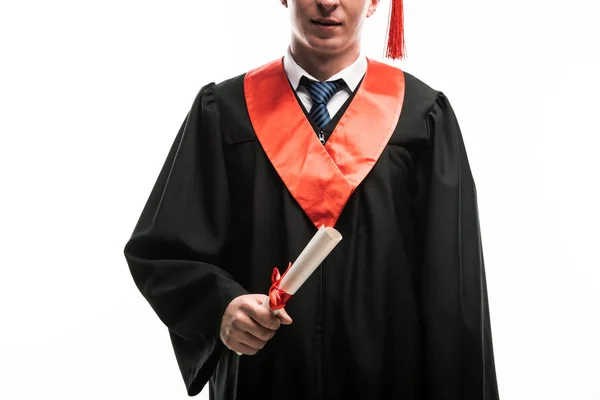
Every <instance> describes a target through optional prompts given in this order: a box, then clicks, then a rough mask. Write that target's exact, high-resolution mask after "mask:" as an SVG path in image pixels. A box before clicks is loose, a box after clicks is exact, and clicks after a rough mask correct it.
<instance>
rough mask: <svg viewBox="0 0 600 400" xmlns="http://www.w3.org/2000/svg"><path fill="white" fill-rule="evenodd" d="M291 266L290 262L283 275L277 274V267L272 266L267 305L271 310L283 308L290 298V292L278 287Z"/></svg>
mask: <svg viewBox="0 0 600 400" xmlns="http://www.w3.org/2000/svg"><path fill="white" fill-rule="evenodd" d="M291 267H292V263H291V262H290V263H289V265H288V267H287V269H286V270H285V272H284V273H283V275H280V274H279V270H278V269H277V267H275V268H273V273H272V274H271V288H270V289H269V306H270V307H271V310H279V309H280V308H284V307H285V305H286V303H287V302H288V301H289V300H290V299H291V298H292V295H291V294H288V293H286V292H284V291H283V290H281V289H280V288H279V284H280V283H281V280H282V279H283V277H284V276H285V274H287V272H288V271H289V270H290V268H291Z"/></svg>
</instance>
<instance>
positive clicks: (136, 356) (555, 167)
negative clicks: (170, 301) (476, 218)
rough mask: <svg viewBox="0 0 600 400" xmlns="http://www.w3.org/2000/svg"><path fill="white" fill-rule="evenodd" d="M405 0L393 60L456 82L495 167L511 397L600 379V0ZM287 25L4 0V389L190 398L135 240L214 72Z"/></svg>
mask: <svg viewBox="0 0 600 400" xmlns="http://www.w3.org/2000/svg"><path fill="white" fill-rule="evenodd" d="M405 1H406V5H405V8H406V26H407V27H406V35H407V45H408V59H407V60H404V61H401V62H396V63H394V64H395V65H398V66H400V67H401V68H403V69H404V70H406V71H408V72H411V73H412V74H414V75H416V76H417V77H419V78H420V79H422V80H423V81H425V82H426V83H428V84H429V85H430V86H432V87H434V88H435V89H438V90H442V91H443V92H444V93H446V95H447V96H448V97H449V98H450V100H451V102H452V105H453V107H454V108H455V111H456V113H457V115H458V118H459V121H460V122H461V127H462V130H463V135H464V137H465V141H466V144H467V150H468V152H469V158H470V161H471V164H472V168H473V172H474V175H475V179H476V182H477V185H478V193H479V205H480V217H481V224H482V234H483V241H484V251H485V257H486V267H487V278H488V288H489V295H490V309H491V314H492V328H493V337H494V346H495V354H496V366H497V373H498V381H499V386H500V392H501V398H502V399H510V400H517V399H523V400H531V399H545V400H549V399H561V400H562V399H576V400H591V399H596V400H598V399H600V386H599V385H598V378H600V344H599V338H600V321H599V320H600V311H599V308H600V271H599V267H600V262H599V257H598V242H599V239H600V235H599V233H598V227H599V226H600V211H599V204H600V194H599V193H598V187H599V186H600V184H599V182H600V178H599V177H598V175H599V173H600V161H599V159H600V157H599V154H598V149H597V146H598V144H599V142H600V141H599V139H598V137H599V135H600V128H599V126H600V125H599V123H600V121H599V118H598V117H599V115H600V113H599V101H598V93H600V78H599V76H600V73H599V71H600V61H599V54H598V47H599V46H600V45H599V44H598V38H600V32H599V31H598V28H596V27H594V25H595V24H597V19H598V16H600V6H599V3H598V1H597V0H587V1H586V0H570V1H569V2H566V1H564V0H563V1H555V0H545V1H541V0H535V1H534V0H528V1H527V0H505V1H494V2H488V1H481V0H478V1H475V0H471V1H467V0H453V1H449V0H419V1H417V0H405ZM387 11H388V2H387V1H382V3H381V5H380V9H379V10H378V13H377V14H376V16H375V17H374V18H373V19H371V20H369V21H368V22H367V24H366V28H365V29H366V30H365V36H364V41H363V49H364V52H365V54H366V55H368V56H370V57H372V58H374V59H379V60H381V59H382V57H381V55H382V51H383V45H384V37H385V27H384V22H385V21H386V17H387ZM288 31H289V23H288V14H287V10H286V9H285V8H284V7H282V6H281V5H280V4H279V2H278V0H270V1H264V0H263V1H249V0H229V1H223V0H219V1H206V0H203V1H181V0H180V1H170V2H166V1H162V2H159V1H151V0H146V1H132V0H129V1H126V0H119V1H116V0H103V1H81V0H79V1H65V0H62V1H59V0H57V1H18V2H17V1H13V2H8V1H2V3H1V6H0V46H1V47H0V59H1V61H0V72H1V73H0V133H1V145H0V167H1V168H0V174H1V176H0V178H1V186H0V187H1V188H2V191H1V196H0V202H1V207H0V213H1V215H0V217H1V219H0V229H1V238H0V239H1V242H0V243H1V245H0V246H1V258H0V265H1V275H0V308H1V310H0V318H1V319H0V324H1V329H0V398H2V399H11V400H12V399H54V398H56V399H65V400H66V399H112V398H115V399H147V400H151V399H185V398H187V395H186V393H185V389H184V385H183V381H182V379H181V377H180V374H179V370H178V369H177V364H176V362H175V358H174V355H173V353H172V349H171V345H170V342H169V338H168V334H167V331H166V329H165V328H164V326H163V325H162V324H161V323H160V322H159V320H158V318H157V317H156V316H155V315H154V314H153V312H152V311H151V308H150V307H149V306H148V304H147V303H146V302H145V300H144V299H143V298H142V296H141V295H140V294H139V292H137V289H136V287H135V285H134V283H133V280H132V279H131V276H130V275H129V271H128V267H127V265H126V262H125V259H124V257H123V253H122V249H123V247H124V245H125V243H126V241H127V239H128V238H129V235H130V234H131V231H132V230H133V227H134V225H135V223H136V221H137V218H138V216H139V213H140V212H141V209H142V207H143V205H144V203H145V201H146V198H147V196H148V195H149V193H150V190H151V188H152V185H153V184H154V181H155V179H156V177H157V175H158V172H159V169H160V167H161V166H162V163H163V161H164V158H165V157H166V154H167V151H168V149H169V146H170V145H171V143H172V141H173V139H174V137H175V134H176V133H177V130H178V128H179V126H180V123H181V122H182V121H183V118H184V117H185V114H186V113H187V111H188V108H189V107H190V105H191V103H192V101H193V98H194V96H195V95H196V93H197V91H198V90H199V88H200V87H201V86H203V85H204V84H206V83H208V82H210V81H216V82H219V81H221V80H223V79H226V78H229V77H232V76H235V75H238V74H240V73H243V72H245V71H247V70H248V69H251V68H254V67H256V66H259V65H262V64H263V63H266V62H268V61H270V60H272V59H275V58H277V57H280V56H282V55H283V53H284V51H285V49H286V46H287V43H288V41H289V33H288ZM199 398H200V399H206V398H208V396H207V393H206V392H204V393H203V394H202V395H200V396H199Z"/></svg>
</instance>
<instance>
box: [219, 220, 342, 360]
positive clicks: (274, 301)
mask: <svg viewBox="0 0 600 400" xmlns="http://www.w3.org/2000/svg"><path fill="white" fill-rule="evenodd" d="M340 240H342V235H340V233H339V232H338V231H336V230H335V229H334V228H326V227H324V226H322V227H321V228H320V229H319V230H318V231H317V233H316V234H315V235H314V236H313V238H312V239H311V241H310V242H309V243H308V245H307V246H306V247H305V248H304V250H303V251H302V252H301V253H300V255H299V256H298V258H297V259H296V261H295V262H294V263H293V264H291V263H290V265H289V266H288V269H287V270H286V271H285V273H284V274H283V275H280V273H279V270H278V269H277V268H274V269H273V274H272V276H271V283H272V285H271V289H270V290H269V296H268V297H267V296H265V295H261V294H250V295H245V296H239V297H237V298H235V299H234V300H233V301H231V303H229V305H228V306H227V309H226V310H225V313H224V314H223V319H222V321H221V329H220V338H221V341H222V342H223V343H224V344H225V345H226V346H227V347H228V348H229V349H231V350H233V351H235V352H236V353H237V354H239V355H241V354H248V355H253V354H256V353H257V352H258V351H259V350H260V349H262V348H263V347H264V346H265V344H266V343H267V341H268V340H270V339H271V338H272V337H273V336H274V335H275V332H276V331H277V329H279V326H280V324H284V325H289V324H291V323H292V319H291V318H290V317H289V315H288V314H287V313H286V312H285V310H284V307H285V305H286V303H287V302H288V301H289V300H290V299H291V297H292V296H293V295H294V294H295V293H296V291H298V289H299V288H300V287H301V286H302V285H303V284H304V282H306V280H307V279H308V278H309V277H310V275H311V274H312V273H313V272H314V271H315V270H316V269H317V267H318V266H319V265H320V264H321V263H322V262H323V260H324V259H325V258H326V257H327V256H328V255H329V253H331V251H332V250H333V249H334V248H335V246H336V245H337V244H338V243H339V242H340Z"/></svg>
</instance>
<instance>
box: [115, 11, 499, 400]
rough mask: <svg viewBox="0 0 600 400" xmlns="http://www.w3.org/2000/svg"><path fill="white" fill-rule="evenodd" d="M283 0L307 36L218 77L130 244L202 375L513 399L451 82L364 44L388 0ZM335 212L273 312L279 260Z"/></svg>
mask: <svg viewBox="0 0 600 400" xmlns="http://www.w3.org/2000/svg"><path fill="white" fill-rule="evenodd" d="M281 1H282V3H283V4H284V5H285V6H286V7H288V8H289V11H290V14H291V16H292V27H293V30H292V41H291V45H290V48H289V51H288V53H287V54H286V55H285V56H284V57H283V58H282V59H278V60H275V61H273V62H270V63H268V64H266V65H264V66H262V67H259V68H257V69H255V70H252V71H250V72H248V73H246V74H244V75H241V76H238V77H234V78H232V79H230V80H227V81H225V82H222V83H219V84H214V83H211V84H208V85H206V86H205V87H203V88H202V89H201V90H200V92H199V94H198V96H197V97H196V99H195V101H194V102H193V105H192V107H191V110H190V111H189V113H188V115H187V117H186V118H185V121H184V123H183V125H182V127H181V129H180V131H179V133H178V134H177V135H176V137H175V140H174V142H173V145H172V147H171V149H170V152H169V153H168V156H167V158H166V161H165V163H164V166H163V168H162V170H161V171H160V174H159V176H158V179H157V181H156V184H155V186H154V188H153V190H152V191H151V193H150V196H149V198H148V200H147V203H146V205H145V207H144V209H143V211H142V214H141V216H140V218H139V221H138V223H137V225H136V226H135V230H134V232H133V235H132V236H131V238H130V240H129V241H128V243H127V245H126V247H125V256H126V259H127V262H128V264H129V267H130V270H131V273H132V276H133V279H134V280H135V283H136V284H137V287H138V288H139V290H140V291H141V293H142V294H143V295H144V297H145V298H146V299H147V300H148V302H149V303H150V305H151V306H152V308H153V309H154V311H155V312H156V314H157V315H158V317H159V318H160V319H161V320H162V321H163V322H164V324H165V325H166V326H167V327H168V331H169V334H170V338H171V341H172V345H173V348H174V352H175V355H176V358H177V362H178V365H179V368H180V370H181V373H182V376H183V379H184V382H185V385H186V388H187V392H188V394H189V395H196V394H198V393H199V392H200V391H201V390H202V389H203V388H204V386H205V385H206V384H207V383H209V388H210V396H211V398H212V399H222V400H233V399H236V400H240V399H275V398H277V399H286V400H287V399H289V400H293V399H384V398H385V399H404V400H412V399H456V400H473V399H486V400H494V399H498V390H497V383H496V375H495V368H494V356H493V349H492V337H491V328H490V317H489V311H488V299H487V290H486V279H485V272H484V260H483V255H482V247H481V239H480V228H479V221H478V212H477V200H476V192H475V184H474V182H473V177H472V174H471V171H470V168H469V162H468V160H467V154H466V151H465V145H464V143H463V139H462V136H461V132H460V128H459V125H458V122H457V119H456V117H455V114H454V113H453V111H452V108H451V106H450V103H449V101H448V99H447V98H446V96H444V94H443V93H442V92H439V91H436V90H434V89H432V88H430V87H429V86H428V85H426V84H425V83H423V82H421V81H420V80H418V79H417V78H415V77H414V76H412V75H410V74H409V73H406V72H403V71H401V70H399V69H397V68H393V67H391V66H388V65H387V64H384V63H380V62H376V61H374V60H371V59H367V58H365V57H364V56H362V55H361V52H360V32H361V29H362V24H363V21H364V20H365V18H366V17H369V16H371V15H372V14H373V12H374V11H375V9H376V7H377V5H378V0H329V1H315V0H287V1H286V0H281ZM399 3H400V2H399V1H395V2H394V4H393V8H392V17H391V24H392V26H391V27H390V46H389V49H390V53H388V56H390V57H391V58H398V56H402V51H403V42H402V40H403V39H402V36H401V28H402V27H401V25H402V10H401V4H399ZM399 32H400V35H398V33H399ZM321 225H325V226H332V227H335V228H336V229H337V230H338V231H339V232H340V233H341V234H342V236H343V240H342V241H341V242H340V244H339V245H338V246H337V247H336V248H335V249H334V250H333V252H332V253H331V254H330V255H329V256H328V257H327V258H326V260H325V261H324V262H323V263H322V264H321V265H320V267H319V268H318V269H317V270H316V271H315V272H314V273H313V274H312V275H311V276H310V278H309V279H308V280H307V281H306V282H305V284H304V285H303V286H302V287H301V288H300V290H299V291H298V292H297V293H296V294H295V295H294V296H293V298H291V299H290V300H289V301H288V303H287V306H286V311H287V313H282V314H281V315H280V316H279V317H274V316H272V315H271V314H270V313H269V311H268V310H267V309H266V308H263V307H262V306H261V303H263V302H264V301H267V296H266V294H267V293H268V292H269V289H270V287H271V283H272V281H271V278H272V272H273V267H274V266H278V267H280V268H285V267H287V265H288V263H289V262H290V261H294V259H295V258H296V257H297V256H298V254H299V253H300V252H301V251H302V249H303V248H304V247H305V246H306V244H307V243H308V242H309V241H310V239H311V238H312V237H313V235H314V234H315V232H316V230H317V228H318V227H320V226H321ZM290 317H291V318H293V322H292V319H291V318H290Z"/></svg>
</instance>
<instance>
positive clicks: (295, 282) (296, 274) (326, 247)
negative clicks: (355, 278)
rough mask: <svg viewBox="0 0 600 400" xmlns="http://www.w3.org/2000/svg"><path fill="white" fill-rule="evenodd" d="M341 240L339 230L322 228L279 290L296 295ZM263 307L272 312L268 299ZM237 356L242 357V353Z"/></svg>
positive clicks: (293, 265) (295, 263)
mask: <svg viewBox="0 0 600 400" xmlns="http://www.w3.org/2000/svg"><path fill="white" fill-rule="evenodd" d="M340 240H342V235H341V234H340V233H339V232H338V231H337V230H335V229H334V228H326V227H325V226H321V228H320V229H319V230H318V231H317V233H315V235H314V236H313V238H312V239H311V240H310V242H308V244H307V245H306V247H305V248H304V250H302V252H301V253H300V255H299V256H298V258H297V259H296V261H295V262H294V263H293V264H292V266H291V267H290V269H289V271H287V273H286V274H285V276H284V277H283V278H282V279H281V283H280V285H279V288H280V289H281V290H282V291H284V292H286V293H288V294H291V295H293V294H295V293H296V291H298V289H300V287H301V286H302V285H303V284H304V282H306V280H307V279H308V277H309V276H311V274H312V273H313V272H315V269H317V267H318V266H319V265H321V263H322V262H323V260H324V259H325V258H326V257H327V256H328V255H329V253H331V251H332V250H333V249H334V248H335V246H337V244H338V243H339V242H340ZM282 272H283V271H282ZM263 306H264V307H265V308H268V309H269V310H271V307H270V306H269V300H268V299H267V301H265V302H264V303H263ZM271 312H272V313H273V315H277V314H278V313H279V310H271ZM237 354H238V355H241V353H237Z"/></svg>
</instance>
